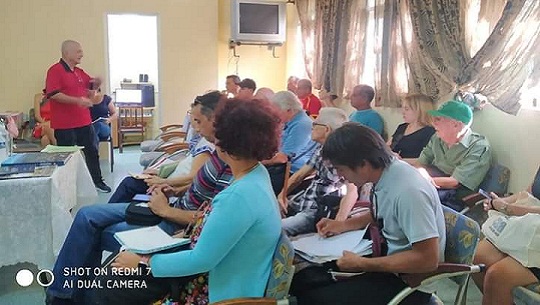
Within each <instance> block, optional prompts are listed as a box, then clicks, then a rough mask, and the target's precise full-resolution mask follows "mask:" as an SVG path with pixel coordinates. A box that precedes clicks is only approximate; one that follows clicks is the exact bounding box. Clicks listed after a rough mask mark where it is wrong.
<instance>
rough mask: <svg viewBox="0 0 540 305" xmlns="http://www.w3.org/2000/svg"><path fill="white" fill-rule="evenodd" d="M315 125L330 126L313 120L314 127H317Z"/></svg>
mask: <svg viewBox="0 0 540 305" xmlns="http://www.w3.org/2000/svg"><path fill="white" fill-rule="evenodd" d="M315 126H324V127H328V126H326V125H325V124H321V123H317V122H313V127H315Z"/></svg>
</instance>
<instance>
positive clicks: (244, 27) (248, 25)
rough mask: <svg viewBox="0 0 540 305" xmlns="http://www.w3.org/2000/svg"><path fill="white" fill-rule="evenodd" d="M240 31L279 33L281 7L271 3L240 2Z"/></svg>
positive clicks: (248, 32) (245, 32)
mask: <svg viewBox="0 0 540 305" xmlns="http://www.w3.org/2000/svg"><path fill="white" fill-rule="evenodd" d="M240 33H244V34H278V33H279V7H278V6H277V5H271V4H256V3H240Z"/></svg>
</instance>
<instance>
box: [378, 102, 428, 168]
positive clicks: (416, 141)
mask: <svg viewBox="0 0 540 305" xmlns="http://www.w3.org/2000/svg"><path fill="white" fill-rule="evenodd" d="M434 109H435V103H434V102H433V100H432V99H431V98H430V97H429V96H427V95H424V94H409V95H407V96H406V97H405V98H404V99H403V102H402V104H401V113H402V115H403V120H404V121H405V123H402V124H400V125H399V126H398V127H397V128H396V131H395V132H394V134H393V135H392V138H391V139H390V140H389V141H388V145H389V146H390V149H392V151H393V152H395V153H396V154H398V155H399V156H400V157H401V158H418V156H420V153H421V152H422V149H424V147H425V146H426V145H427V143H428V142H429V139H431V136H433V134H434V133H435V129H433V127H431V119H430V116H429V114H428V111H429V110H434Z"/></svg>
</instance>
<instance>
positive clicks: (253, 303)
mask: <svg viewBox="0 0 540 305" xmlns="http://www.w3.org/2000/svg"><path fill="white" fill-rule="evenodd" d="M258 304H260V305H271V304H272V305H274V304H277V301H276V299H272V298H236V299H230V300H224V301H220V302H216V303H212V305H258Z"/></svg>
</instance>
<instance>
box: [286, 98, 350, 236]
mask: <svg viewBox="0 0 540 305" xmlns="http://www.w3.org/2000/svg"><path fill="white" fill-rule="evenodd" d="M347 121H348V117H347V114H346V113H345V111H343V110H342V109H339V108H322V109H321V111H320V113H319V116H318V117H317V119H315V121H314V122H313V124H312V125H313V128H312V130H311V139H312V140H313V141H315V142H317V143H319V144H321V146H322V145H323V144H324V142H325V141H326V138H327V137H328V135H330V133H331V132H332V131H333V130H335V129H337V128H339V127H341V125H343V123H345V122H347ZM313 174H315V177H314V178H313V180H312V181H311V184H310V185H309V186H308V187H307V188H306V189H305V190H304V191H302V192H300V193H297V194H295V195H293V196H292V198H290V199H288V200H287V201H284V198H285V196H284V195H285V194H283V193H280V194H279V195H278V201H279V203H280V206H281V209H282V211H283V214H284V215H287V216H289V217H287V218H285V219H283V220H282V226H283V229H284V230H285V232H286V233H287V234H288V235H298V234H303V233H308V232H315V224H316V221H317V201H319V202H322V201H323V200H330V201H337V202H339V205H340V209H339V212H338V214H337V216H336V218H337V219H338V220H344V219H346V218H347V216H348V215H349V212H350V211H351V209H352V207H353V206H354V203H355V202H356V200H357V198H358V190H357V188H356V186H355V185H354V184H352V183H346V182H345V181H344V179H343V178H342V177H341V176H340V175H338V173H337V171H336V169H335V168H334V167H332V166H330V165H329V164H326V163H325V162H323V159H322V157H321V151H320V149H318V150H317V152H315V153H314V154H313V156H312V157H311V159H310V160H309V161H308V162H307V163H306V164H305V165H304V166H302V167H301V168H300V169H299V170H298V171H297V172H296V173H294V174H293V175H292V176H291V177H290V178H289V185H290V187H291V189H292V188H294V187H296V186H297V185H299V184H300V183H301V182H302V181H303V180H304V179H305V178H306V177H308V176H310V175H313ZM344 185H346V186H347V188H346V189H347V192H346V194H345V195H344V194H342V189H343V186H344ZM339 198H341V199H339Z"/></svg>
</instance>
